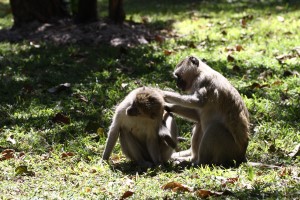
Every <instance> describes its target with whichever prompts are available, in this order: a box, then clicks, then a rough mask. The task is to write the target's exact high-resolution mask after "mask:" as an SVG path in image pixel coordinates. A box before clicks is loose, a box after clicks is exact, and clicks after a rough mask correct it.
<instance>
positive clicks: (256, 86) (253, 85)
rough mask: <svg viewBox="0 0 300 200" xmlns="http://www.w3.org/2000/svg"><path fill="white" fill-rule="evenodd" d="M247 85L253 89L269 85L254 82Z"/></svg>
mask: <svg viewBox="0 0 300 200" xmlns="http://www.w3.org/2000/svg"><path fill="white" fill-rule="evenodd" d="M248 87H250V88H251V89H254V88H257V89H261V88H264V87H269V85H268V84H263V85H261V84H259V83H256V82H254V83H252V85H250V86H248Z"/></svg>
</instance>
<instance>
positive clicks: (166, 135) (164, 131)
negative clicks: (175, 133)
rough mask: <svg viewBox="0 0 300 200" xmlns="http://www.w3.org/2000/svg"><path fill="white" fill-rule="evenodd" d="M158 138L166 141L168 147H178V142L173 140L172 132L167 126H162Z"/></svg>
mask: <svg viewBox="0 0 300 200" xmlns="http://www.w3.org/2000/svg"><path fill="white" fill-rule="evenodd" d="M158 136H159V137H160V138H161V139H162V140H164V141H165V142H166V143H167V144H168V146H170V147H172V148H173V149H175V148H176V147H177V141H174V140H173V138H172V135H171V133H170V130H169V129H168V128H167V127H166V126H165V125H163V124H162V125H161V126H160V128H159V131H158Z"/></svg>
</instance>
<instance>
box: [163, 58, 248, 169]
mask: <svg viewBox="0 0 300 200" xmlns="http://www.w3.org/2000/svg"><path fill="white" fill-rule="evenodd" d="M174 76H175V77H176V78H177V86H178V87H179V88H180V89H181V90H182V91H184V92H186V93H187V95H180V94H178V93H175V92H169V91H164V99H165V101H166V102H168V103H170V104H168V106H167V109H169V111H170V112H173V113H176V114H178V115H180V116H182V117H183V118H186V119H188V120H191V121H193V122H195V126H194V128H193V131H192V139H191V149H190V150H187V151H182V152H177V153H174V154H173V155H172V158H174V159H175V160H176V159H177V160H179V161H182V160H191V161H192V163H194V164H196V165H198V164H200V165H201V164H209V165H223V166H225V167H230V166H238V165H239V164H240V163H242V162H244V161H246V157H245V154H246V149H247V146H248V140H249V137H248V134H249V114H248V110H247V108H246V106H245V104H244V102H243V100H242V97H241V96H240V94H239V93H238V91H237V90H236V89H235V88H234V87H233V86H232V85H231V84H230V83H229V81H228V80H227V79H226V78H225V77H224V76H222V75H221V74H220V73H218V72H217V71H215V70H213V69H212V68H210V67H209V66H208V65H206V64H205V63H203V62H202V61H200V60H199V59H198V58H196V57H193V56H189V57H187V58H185V59H184V60H182V61H181V62H180V63H179V64H178V65H177V66H176V68H175V71H174Z"/></svg>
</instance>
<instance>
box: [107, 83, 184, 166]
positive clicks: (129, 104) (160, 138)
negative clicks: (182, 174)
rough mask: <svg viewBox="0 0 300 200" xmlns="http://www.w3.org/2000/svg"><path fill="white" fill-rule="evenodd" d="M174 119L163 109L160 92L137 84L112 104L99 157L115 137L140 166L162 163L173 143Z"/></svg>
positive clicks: (175, 134) (125, 152) (174, 134)
mask: <svg viewBox="0 0 300 200" xmlns="http://www.w3.org/2000/svg"><path fill="white" fill-rule="evenodd" d="M177 129H178V128H177V125H176V122H175V120H174V118H173V116H172V114H171V113H168V112H165V111H164V99H163V96H162V92H161V91H160V90H159V89H156V88H150V87H140V88H137V89H135V90H133V91H131V92H130V93H129V94H128V95H127V96H126V97H125V99H124V100H123V101H122V102H121V103H120V104H119V105H118V106H117V107H116V110H115V114H114V116H113V120H112V123H111V125H110V128H109V132H108V138H107V141H106V146H105V149H104V153H103V156H102V159H103V160H108V159H109V157H110V154H111V152H112V150H113V148H114V146H115V144H116V142H117V139H118V138H119V141H120V145H121V150H122V152H123V154H125V156H126V157H127V158H128V159H130V160H132V161H135V162H136V163H137V164H138V165H141V166H147V167H150V166H154V165H159V164H164V163H166V162H167V161H168V160H169V159H170V158H171V155H172V153H173V152H174V150H173V149H175V148H176V146H177V136H178V130H177Z"/></svg>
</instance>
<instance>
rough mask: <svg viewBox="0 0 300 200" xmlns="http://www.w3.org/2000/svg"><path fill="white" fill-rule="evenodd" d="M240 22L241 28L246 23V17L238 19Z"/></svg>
mask: <svg viewBox="0 0 300 200" xmlns="http://www.w3.org/2000/svg"><path fill="white" fill-rule="evenodd" d="M240 23H241V26H242V27H243V28H245V27H246V25H247V21H246V19H244V18H243V19H241V20H240Z"/></svg>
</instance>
